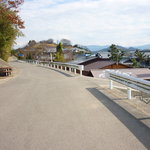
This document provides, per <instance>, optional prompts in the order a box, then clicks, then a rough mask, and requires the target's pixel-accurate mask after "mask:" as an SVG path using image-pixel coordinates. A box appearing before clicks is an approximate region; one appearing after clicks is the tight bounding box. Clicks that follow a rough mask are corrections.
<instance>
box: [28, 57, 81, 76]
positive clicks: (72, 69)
mask: <svg viewBox="0 0 150 150" xmlns="http://www.w3.org/2000/svg"><path fill="white" fill-rule="evenodd" d="M27 62H28V63H32V64H37V65H41V66H44V67H50V68H55V69H61V70H64V71H69V72H74V73H75V74H76V73H77V70H79V72H80V75H81V76H82V71H83V70H84V66H83V65H75V64H69V63H61V62H49V61H37V60H27Z"/></svg>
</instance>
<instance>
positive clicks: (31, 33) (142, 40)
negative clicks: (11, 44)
mask: <svg viewBox="0 0 150 150" xmlns="http://www.w3.org/2000/svg"><path fill="white" fill-rule="evenodd" d="M20 16H21V17H22V18H23V20H24V21H25V26H26V28H25V29H24V30H23V33H24V34H25V37H21V38H18V40H17V47H19V46H23V45H25V44H26V43H27V42H28V41H29V40H36V41H40V40H46V39H49V38H53V39H54V40H55V41H56V40H60V39H62V38H67V39H70V40H71V41H72V44H77V43H78V44H82V45H94V44H97V45H109V44H112V43H114V44H118V45H123V46H135V45H143V44H150V0H25V2H24V4H23V6H22V7H21V13H20Z"/></svg>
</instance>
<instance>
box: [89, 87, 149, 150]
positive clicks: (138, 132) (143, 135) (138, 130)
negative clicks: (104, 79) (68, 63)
mask: <svg viewBox="0 0 150 150" xmlns="http://www.w3.org/2000/svg"><path fill="white" fill-rule="evenodd" d="M87 90H88V91H89V92H90V93H91V94H92V95H93V96H95V97H96V98H97V99H98V100H99V101H100V102H101V103H102V104H103V105H104V106H105V107H107V108H108V109H109V110H110V111H111V112H112V113H113V114H114V115H115V116H116V117H117V118H118V119H119V120H120V121H121V122H122V123H123V124H124V125H125V126H126V127H127V128H128V129H129V130H130V131H131V132H132V133H133V134H134V135H135V136H136V138H137V139H138V140H139V141H140V142H141V143H142V144H143V145H144V146H145V147H146V148H147V149H150V128H148V127H147V126H146V125H145V124H143V123H142V122H141V121H139V119H137V118H135V117H134V116H133V115H131V114H130V113H129V112H127V111H126V110H125V109H124V108H122V107H121V106H119V105H118V104H116V103H115V102H113V101H112V100H111V99H110V98H108V97H107V96H106V95H104V94H103V93H102V92H101V91H99V90H98V89H97V88H87Z"/></svg>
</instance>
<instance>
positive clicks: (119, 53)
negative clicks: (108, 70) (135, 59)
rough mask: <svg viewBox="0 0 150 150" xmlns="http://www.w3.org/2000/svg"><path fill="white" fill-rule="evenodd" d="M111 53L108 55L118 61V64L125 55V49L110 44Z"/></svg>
mask: <svg viewBox="0 0 150 150" xmlns="http://www.w3.org/2000/svg"><path fill="white" fill-rule="evenodd" d="M109 52H110V54H109V55H108V56H109V58H110V59H111V60H113V61H115V62H116V64H117V65H118V63H119V62H120V60H121V59H122V58H123V56H124V51H123V50H121V49H118V48H117V47H116V45H114V44H112V45H111V46H110V50H109Z"/></svg>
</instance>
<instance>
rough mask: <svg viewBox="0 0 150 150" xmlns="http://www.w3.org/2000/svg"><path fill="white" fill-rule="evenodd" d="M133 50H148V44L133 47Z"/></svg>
mask: <svg viewBox="0 0 150 150" xmlns="http://www.w3.org/2000/svg"><path fill="white" fill-rule="evenodd" d="M135 48H138V49H141V50H144V49H150V44H147V45H141V46H135Z"/></svg>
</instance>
